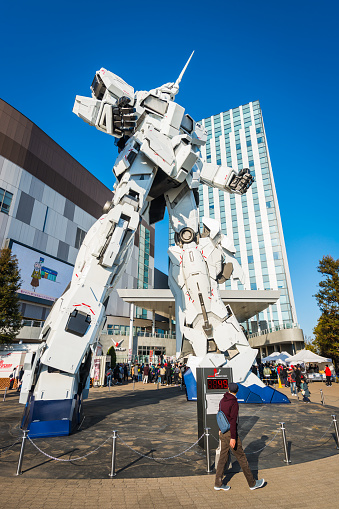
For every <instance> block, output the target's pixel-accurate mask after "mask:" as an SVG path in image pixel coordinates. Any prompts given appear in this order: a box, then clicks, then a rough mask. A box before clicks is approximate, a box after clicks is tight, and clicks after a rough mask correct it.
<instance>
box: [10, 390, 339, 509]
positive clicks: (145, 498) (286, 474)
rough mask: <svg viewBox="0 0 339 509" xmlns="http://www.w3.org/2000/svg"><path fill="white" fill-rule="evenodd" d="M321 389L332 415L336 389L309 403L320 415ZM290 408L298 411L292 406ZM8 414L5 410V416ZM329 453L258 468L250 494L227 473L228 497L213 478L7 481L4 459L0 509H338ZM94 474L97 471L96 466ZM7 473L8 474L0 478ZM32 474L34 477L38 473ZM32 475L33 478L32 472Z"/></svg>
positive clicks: (338, 400)
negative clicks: (257, 483)
mask: <svg viewBox="0 0 339 509" xmlns="http://www.w3.org/2000/svg"><path fill="white" fill-rule="evenodd" d="M320 388H322V389H323V392H324V396H325V402H326V403H327V404H328V405H331V407H329V408H328V410H329V413H331V412H336V409H338V407H339V384H335V385H333V387H331V388H329V387H326V386H324V385H323V384H319V383H314V384H311V386H310V390H311V393H312V396H311V399H312V401H314V402H315V403H318V405H315V406H314V408H318V409H320V393H319V390H320ZM130 389H131V387H124V388H119V390H121V391H120V392H121V395H122V394H127V392H128V391H130ZM154 389H155V388H154ZM147 390H150V388H145V387H143V388H141V384H140V385H139V388H138V392H139V391H147ZM171 390H173V389H170V388H163V389H161V392H162V391H171ZM285 391H286V394H288V390H287V389H282V392H285ZM145 394H146V393H145ZM92 395H93V398H95V399H97V400H99V401H100V399H102V400H103V401H106V393H105V389H95V390H94V391H92ZM0 397H1V394H0ZM318 398H319V400H318ZM11 399H13V400H14V399H15V396H14V394H13V395H11V396H10V400H11ZM10 400H9V401H10ZM0 405H1V406H0V412H1V414H2V416H1V414H0V421H1V420H3V415H4V412H2V410H3V409H4V406H3V404H2V398H1V400H0ZM5 405H6V403H5ZM293 405H294V408H295V409H297V407H298V403H297V402H296V401H295V402H293ZM299 405H301V403H300V404H299ZM305 406H306V407H307V408H311V407H313V405H305ZM290 407H292V406H290ZM13 408H14V403H13ZM145 408H146V407H145ZM9 410H10V407H9V406H8V409H7V411H6V413H8V411H9ZM140 411H142V408H141V410H140ZM311 415H312V414H311ZM334 447H335V446H334V443H333V448H334ZM333 452H334V455H332V456H330V457H326V458H322V459H318V460H316V461H308V462H307V463H300V464H293V463H292V464H291V465H283V466H281V467H275V468H269V469H266V470H265V469H262V468H260V465H259V471H258V478H260V477H264V478H265V480H266V481H267V485H266V486H265V487H264V488H262V489H260V490H255V491H250V490H249V488H248V487H247V484H246V481H245V478H244V476H243V474H242V473H234V472H233V473H232V472H231V473H230V474H229V475H228V478H227V479H228V484H229V485H230V486H231V490H230V491H228V492H216V491H214V490H213V485H214V475H208V474H199V475H198V474H197V475H194V476H193V475H192V476H190V475H185V476H177V477H173V476H169V477H142V478H141V477H136V478H121V477H120V478H119V475H117V476H116V477H115V478H114V479H109V478H104V476H102V477H103V478H101V479H94V478H92V477H91V475H88V478H87V479H74V478H73V479H67V478H66V479H53V478H45V476H46V472H44V475H41V474H40V470H39V474H35V477H31V476H30V477H28V473H27V472H25V467H24V475H23V476H20V477H15V476H14V475H13V474H12V473H11V474H10V475H8V466H9V465H10V467H11V472H13V473H14V472H15V466H16V465H15V461H14V462H12V461H11V463H10V464H8V462H7V461H8V460H6V457H10V455H9V453H8V456H7V455H3V459H2V458H1V459H2V461H1V462H0V508H2V507H3V508H4V509H5V508H6V509H15V508H19V507H20V509H21V508H22V507H26V508H29V509H30V508H37V509H39V508H46V509H47V508H48V509H53V508H58V509H62V508H70V509H73V508H74V509H76V508H101V507H103V508H105V509H106V508H114V509H120V508H133V509H135V508H137V507H139V506H140V507H142V506H146V507H147V508H148V507H150V508H153V507H154V508H157V509H158V508H167V507H168V508H169V507H171V509H173V508H177V507H178V508H181V507H183V508H185V507H187V508H191V507H193V508H206V509H208V508H213V509H214V508H215V507H217V506H220V507H230V508H232V509H233V508H234V509H237V508H246V509H248V508H249V507H250V509H255V508H261V509H266V508H271V507H274V508H275V509H280V508H286V509H287V508H288V509H293V508H298V509H300V507H307V508H308V509H313V508H314V509H318V508H322V507H324V506H325V505H326V506H330V507H333V508H336V507H339V502H338V500H339V482H338V476H339V451H338V452H337V451H333ZM17 455H18V451H16V453H15V458H13V459H15V460H17ZM86 461H87V460H85V462H86ZM55 463H56V462H53V461H51V462H48V463H46V464H45V466H44V470H45V471H46V470H48V469H51V470H52V465H53V464H55ZM93 468H96V467H95V465H93ZM186 468H187V469H190V468H191V464H187V467H186ZM5 470H6V471H7V473H6V474H4V471H5ZM192 470H194V469H193V468H192ZM35 471H36V472H38V469H36V470H35ZM195 471H197V470H195ZM31 472H34V469H33V470H32V471H31ZM94 474H95V472H93V475H94ZM152 475H157V472H156V471H155V473H154V474H152Z"/></svg>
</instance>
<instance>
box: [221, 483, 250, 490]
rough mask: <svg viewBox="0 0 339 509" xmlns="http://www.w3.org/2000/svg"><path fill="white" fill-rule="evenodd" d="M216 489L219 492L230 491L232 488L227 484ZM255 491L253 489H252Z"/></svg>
mask: <svg viewBox="0 0 339 509" xmlns="http://www.w3.org/2000/svg"><path fill="white" fill-rule="evenodd" d="M214 489H215V490H217V491H220V490H222V491H228V490H230V489H231V486H227V484H222V485H221V486H214ZM251 489H253V488H251Z"/></svg>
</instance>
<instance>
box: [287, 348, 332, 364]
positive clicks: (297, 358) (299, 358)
mask: <svg viewBox="0 0 339 509" xmlns="http://www.w3.org/2000/svg"><path fill="white" fill-rule="evenodd" d="M286 362H287V363H288V364H298V363H300V362H303V363H304V364H306V363H310V362H312V363H314V364H321V363H326V364H332V359H327V358H326V357H321V355H317V354H316V353H313V352H311V350H300V352H298V353H297V354H296V355H293V356H292V357H288V359H286Z"/></svg>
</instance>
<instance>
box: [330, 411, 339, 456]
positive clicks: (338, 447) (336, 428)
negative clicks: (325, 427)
mask: <svg viewBox="0 0 339 509" xmlns="http://www.w3.org/2000/svg"><path fill="white" fill-rule="evenodd" d="M332 419H333V426H334V431H335V436H336V439H337V449H339V431H338V421H337V416H336V415H332Z"/></svg>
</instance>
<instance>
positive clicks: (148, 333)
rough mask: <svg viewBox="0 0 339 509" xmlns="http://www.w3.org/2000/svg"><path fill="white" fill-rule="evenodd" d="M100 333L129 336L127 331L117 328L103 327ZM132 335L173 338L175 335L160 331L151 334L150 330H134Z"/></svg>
mask: <svg viewBox="0 0 339 509" xmlns="http://www.w3.org/2000/svg"><path fill="white" fill-rule="evenodd" d="M102 334H107V335H108V336H127V337H128V336H129V332H126V331H120V330H118V329H104V330H103V331H102ZM133 336H138V338H160V339H175V338H176V336H175V335H174V334H169V333H166V332H165V333H160V332H156V333H155V334H152V332H136V333H135V334H133Z"/></svg>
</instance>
